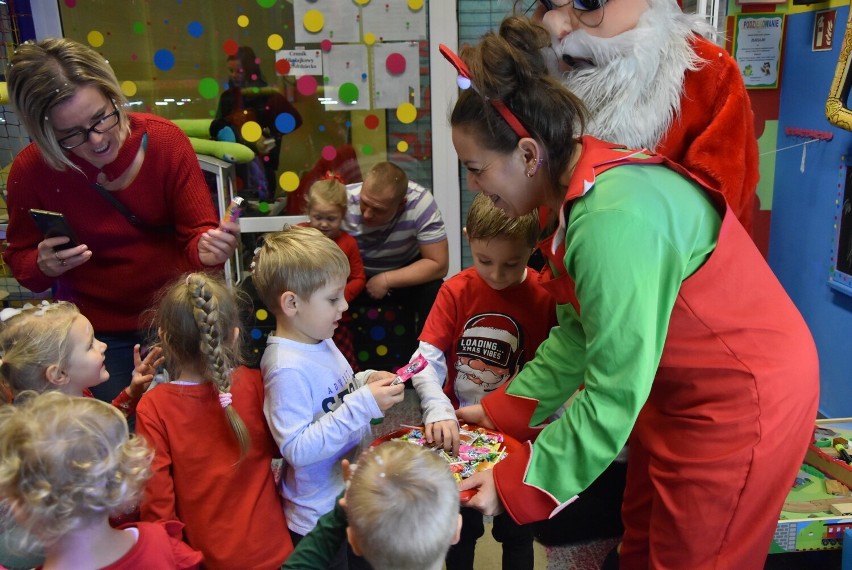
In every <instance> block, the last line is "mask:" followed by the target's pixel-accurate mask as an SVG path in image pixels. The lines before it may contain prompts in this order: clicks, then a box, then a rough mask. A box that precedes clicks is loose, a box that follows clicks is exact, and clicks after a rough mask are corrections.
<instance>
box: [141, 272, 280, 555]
mask: <svg viewBox="0 0 852 570" xmlns="http://www.w3.org/2000/svg"><path fill="white" fill-rule="evenodd" d="M153 327H154V330H156V331H157V333H158V335H159V337H160V343H161V347H162V349H163V354H164V356H165V359H166V369H167V370H168V373H169V377H170V381H169V382H168V383H165V384H159V385H158V386H156V387H154V388H153V389H152V390H150V391H149V392H147V393H146V394H145V396H144V397H143V398H142V401H141V402H140V403H139V408H138V410H137V419H136V422H137V423H136V429H137V432H138V433H139V434H140V435H142V436H144V437H145V439H146V440H148V443H149V444H150V445H151V446H152V447H153V448H154V461H153V464H152V469H153V472H154V474H153V476H152V478H151V479H150V480H149V481H148V484H147V485H146V487H145V492H144V495H143V498H142V504H141V507H140V510H141V515H142V520H145V521H157V520H170V519H176V520H180V521H181V522H182V523H184V524H185V525H186V527H185V528H184V536H185V537H186V541H187V542H188V543H189V544H190V545H191V546H192V547H193V548H197V549H199V550H201V551H202V552H203V553H204V565H205V568H208V569H217V568H220V569H232V568H253V569H257V570H261V569H266V568H268V569H272V568H279V567H280V566H281V564H282V563H283V562H284V559H286V558H287V556H288V555H289V554H290V552H291V551H292V550H293V545H292V542H291V540H290V534H289V532H288V530H287V523H286V520H285V518H284V512H283V509H282V508H281V502H280V499H279V496H278V492H277V491H276V488H275V481H274V479H273V473H272V459H273V458H274V457H278V456H279V455H278V448H277V446H276V445H275V442H274V441H273V439H272V436H271V435H270V433H269V429H268V428H267V425H266V419H265V418H264V415H263V384H262V382H261V378H260V372H259V371H258V370H253V369H249V368H245V367H242V366H240V367H237V364H238V363H239V357H240V342H239V339H240V329H239V307H238V302H237V299H236V297H235V295H234V293H233V292H232V291H231V290H230V289H228V288H227V286H226V285H225V284H224V283H223V282H222V281H221V280H219V279H217V278H214V277H212V276H210V275H208V274H205V273H191V274H189V275H188V276H186V277H185V278H182V279H179V280H178V281H176V282H174V283H173V284H171V285H170V286H168V287H167V288H166V290H165V291H164V293H163V295H162V297H161V299H160V301H159V303H158V304H157V309H156V313H155V316H154V319H153Z"/></svg>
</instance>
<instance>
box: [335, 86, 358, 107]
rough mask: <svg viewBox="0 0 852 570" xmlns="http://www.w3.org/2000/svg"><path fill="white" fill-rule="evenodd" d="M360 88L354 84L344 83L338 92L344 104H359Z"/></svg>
mask: <svg viewBox="0 0 852 570" xmlns="http://www.w3.org/2000/svg"><path fill="white" fill-rule="evenodd" d="M358 93H359V92H358V86H357V85H355V84H354V83H344V84H343V85H341V86H340V89H339V90H338V91H337V95H338V97H340V100H341V101H342V102H343V103H346V104H347V105H352V104H354V103H357V102H358Z"/></svg>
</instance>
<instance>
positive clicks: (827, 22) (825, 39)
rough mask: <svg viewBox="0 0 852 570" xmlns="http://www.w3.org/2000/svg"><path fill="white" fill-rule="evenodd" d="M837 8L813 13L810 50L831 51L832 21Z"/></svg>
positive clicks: (832, 37)
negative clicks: (812, 39) (812, 32)
mask: <svg viewBox="0 0 852 570" xmlns="http://www.w3.org/2000/svg"><path fill="white" fill-rule="evenodd" d="M836 18H837V10H820V11H818V12H817V13H815V14H814V41H813V44H812V45H811V50H812V51H831V46H832V45H834V22H835V20H836Z"/></svg>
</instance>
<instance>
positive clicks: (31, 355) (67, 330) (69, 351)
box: [0, 301, 162, 417]
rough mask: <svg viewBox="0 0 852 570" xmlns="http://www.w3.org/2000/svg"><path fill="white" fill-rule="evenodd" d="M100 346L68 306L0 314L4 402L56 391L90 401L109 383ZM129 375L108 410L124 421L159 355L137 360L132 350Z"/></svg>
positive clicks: (136, 350)
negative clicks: (31, 392)
mask: <svg viewBox="0 0 852 570" xmlns="http://www.w3.org/2000/svg"><path fill="white" fill-rule="evenodd" d="M106 348H107V346H106V344H104V343H102V342H101V341H99V340H98V339H96V338H95V337H94V331H93V330H92V324H91V323H90V322H89V319H87V318H86V317H85V316H83V315H82V314H81V313H80V311H79V310H78V309H77V307H76V306H75V305H74V304H72V303H68V302H64V301H59V302H56V303H48V302H46V301H45V302H44V303H42V304H41V305H38V306H35V307H33V306H30V307H26V308H24V309H16V308H7V309H3V311H0V358H2V363H0V382H2V384H3V392H5V394H4V399H5V400H6V401H7V402H8V401H11V399H12V398H14V397H15V396H16V395H17V394H18V393H20V392H23V391H25V390H34V391H36V392H46V391H49V390H58V391H60V392H63V393H65V394H68V395H69V396H86V397H90V398H91V397H92V392H91V388H92V387H94V386H97V385H99V384H101V383H103V382H106V381H107V380H108V379H109V371H108V370H107V369H106V366H105V365H104V352H105V351H106ZM133 360H134V370H133V378H132V380H131V382H130V385H129V386H127V387H126V388H124V389H123V390H122V391H121V392H119V394H118V396H116V398H115V399H114V400H113V402H112V404H113V405H114V406H115V407H117V408H118V409H119V410H121V412H122V414H124V416H125V417H128V416H130V415H131V414H133V412H134V411H135V409H136V404H137V403H138V402H139V398H141V397H142V394H143V393H144V392H145V390H146V389H147V387H148V385H149V384H150V382H151V380H152V379H153V378H154V373H155V372H156V369H157V367H158V366H159V365H160V364H161V363H162V358H160V350H159V349H155V350H152V351H150V352H149V353H148V354H147V355H146V356H145V358H144V359H142V358H141V354H140V346H139V345H138V344H137V345H136V346H135V347H134V349H133Z"/></svg>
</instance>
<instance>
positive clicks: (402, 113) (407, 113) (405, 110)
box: [396, 103, 417, 125]
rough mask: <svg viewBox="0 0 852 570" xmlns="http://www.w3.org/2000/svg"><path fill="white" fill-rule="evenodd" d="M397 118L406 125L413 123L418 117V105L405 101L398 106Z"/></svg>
mask: <svg viewBox="0 0 852 570" xmlns="http://www.w3.org/2000/svg"><path fill="white" fill-rule="evenodd" d="M396 118H397V119H399V122H400V123H404V124H406V125H407V124H409V123H413V122H414V120H415V119H417V107H415V106H414V105H412V104H411V103H403V104H402V105H400V106H399V107H397V108H396Z"/></svg>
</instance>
